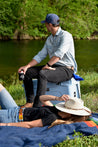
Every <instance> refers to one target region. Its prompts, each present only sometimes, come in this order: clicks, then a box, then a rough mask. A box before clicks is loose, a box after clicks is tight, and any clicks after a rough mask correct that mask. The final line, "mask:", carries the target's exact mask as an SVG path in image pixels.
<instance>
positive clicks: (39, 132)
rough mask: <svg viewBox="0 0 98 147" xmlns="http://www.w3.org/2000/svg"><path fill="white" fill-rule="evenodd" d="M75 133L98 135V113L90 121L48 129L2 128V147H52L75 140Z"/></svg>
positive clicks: (0, 139)
mask: <svg viewBox="0 0 98 147" xmlns="http://www.w3.org/2000/svg"><path fill="white" fill-rule="evenodd" d="M74 131H76V132H80V133H82V134H83V135H85V136H89V135H94V134H98V113H93V114H92V117H91V118H90V120H88V121H84V122H77V123H72V124H61V125H57V126H54V127H52V128H50V129H48V126H45V127H35V128H31V129H27V128H21V127H11V126H0V145H2V146H1V147H46V146H47V147H52V146H53V145H56V144H58V143H60V142H62V141H64V140H66V139H67V137H69V138H70V139H73V134H74Z"/></svg>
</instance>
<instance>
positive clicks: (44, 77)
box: [39, 70, 47, 79]
mask: <svg viewBox="0 0 98 147" xmlns="http://www.w3.org/2000/svg"><path fill="white" fill-rule="evenodd" d="M39 77H41V78H43V79H47V72H46V70H40V72H39Z"/></svg>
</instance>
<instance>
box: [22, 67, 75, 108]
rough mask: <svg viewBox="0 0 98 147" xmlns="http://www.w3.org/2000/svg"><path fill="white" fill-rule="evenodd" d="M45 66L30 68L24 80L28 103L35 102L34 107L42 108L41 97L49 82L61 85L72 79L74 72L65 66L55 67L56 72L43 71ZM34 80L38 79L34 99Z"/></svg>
mask: <svg viewBox="0 0 98 147" xmlns="http://www.w3.org/2000/svg"><path fill="white" fill-rule="evenodd" d="M42 67H43V66H35V67H30V68H29V69H28V70H27V72H26V74H25V78H24V86H25V92H26V98H27V102H28V103H31V102H33V103H34V105H33V106H40V105H41V102H40V100H39V96H40V95H44V94H45V92H46V89H47V81H48V82H53V83H59V82H62V81H67V80H69V79H71V78H72V76H73V70H72V69H68V68H66V67H65V66H57V65H54V66H53V67H54V68H55V70H47V69H46V70H42ZM32 78H36V79H38V84H37V92H36V96H35V99H34V90H33V82H32Z"/></svg>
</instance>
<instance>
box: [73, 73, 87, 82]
mask: <svg viewBox="0 0 98 147" xmlns="http://www.w3.org/2000/svg"><path fill="white" fill-rule="evenodd" d="M73 77H74V79H75V80H76V81H83V80H84V79H83V78H82V77H80V76H78V75H76V74H73Z"/></svg>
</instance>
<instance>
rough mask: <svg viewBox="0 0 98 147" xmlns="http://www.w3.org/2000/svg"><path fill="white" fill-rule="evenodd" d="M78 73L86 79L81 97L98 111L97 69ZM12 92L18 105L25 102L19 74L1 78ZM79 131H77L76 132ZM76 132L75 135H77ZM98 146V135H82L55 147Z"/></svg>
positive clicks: (0, 81)
mask: <svg viewBox="0 0 98 147" xmlns="http://www.w3.org/2000/svg"><path fill="white" fill-rule="evenodd" d="M78 74H79V75H80V76H81V77H82V78H83V79H84V81H81V82H80V85H81V86H80V87H81V98H82V99H83V100H84V104H85V105H86V106H87V107H89V108H90V109H91V110H92V112H97V113H98V72H97V71H93V70H91V71H87V72H85V71H83V70H81V71H79V72H78ZM0 83H2V84H3V85H4V86H5V87H6V88H7V90H8V91H9V92H10V94H11V95H12V96H13V97H14V99H15V101H16V103H17V104H18V105H23V104H24V103H25V94H24V89H23V87H22V86H21V85H22V82H20V81H19V80H18V77H17V74H16V73H15V74H14V75H12V76H10V77H8V76H7V77H5V78H4V79H3V80H2V79H0ZM76 133H77V132H76ZM76 133H75V135H76ZM71 146H72V147H98V136H97V135H95V136H88V137H87V136H82V137H78V138H75V139H73V140H69V139H67V140H65V141H63V142H62V143H59V144H57V145H55V146H54V147H71Z"/></svg>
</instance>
